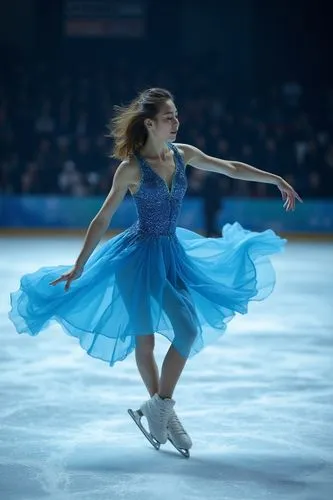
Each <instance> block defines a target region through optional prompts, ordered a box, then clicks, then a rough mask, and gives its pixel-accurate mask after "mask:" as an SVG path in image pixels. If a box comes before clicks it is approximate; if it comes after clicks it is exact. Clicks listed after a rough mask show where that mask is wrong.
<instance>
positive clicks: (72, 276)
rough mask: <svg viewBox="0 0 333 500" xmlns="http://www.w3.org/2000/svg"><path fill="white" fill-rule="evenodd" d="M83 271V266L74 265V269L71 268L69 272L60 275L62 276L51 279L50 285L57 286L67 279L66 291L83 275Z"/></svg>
mask: <svg viewBox="0 0 333 500" xmlns="http://www.w3.org/2000/svg"><path fill="white" fill-rule="evenodd" d="M82 272H83V268H82V267H78V266H74V267H73V269H71V270H70V271H69V272H68V273H65V274H63V275H62V276H60V278H57V279H56V280H54V281H51V283H50V285H52V286H55V285H57V284H58V283H60V282H61V281H66V285H65V291H66V292H67V291H68V290H69V287H70V285H71V283H72V281H74V280H76V279H78V278H79V277H80V276H81V274H82Z"/></svg>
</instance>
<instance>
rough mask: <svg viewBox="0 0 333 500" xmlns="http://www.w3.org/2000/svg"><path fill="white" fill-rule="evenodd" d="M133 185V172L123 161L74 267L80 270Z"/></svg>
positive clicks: (92, 223)
mask: <svg viewBox="0 0 333 500" xmlns="http://www.w3.org/2000/svg"><path fill="white" fill-rule="evenodd" d="M131 184H133V170H132V168H130V165H129V162H128V161H123V162H122V163H121V164H120V165H119V167H118V168H117V170H116V172H115V174H114V178H113V182H112V187H111V189H110V192H109V194H108V195H107V197H106V199H105V201H104V203H103V205H102V207H101V208H100V210H99V212H98V213H97V215H96V216H95V217H94V218H93V220H92V221H91V223H90V225H89V227H88V230H87V233H86V236H85V240H84V244H83V247H82V250H81V252H80V254H79V256H78V258H77V259H76V263H75V266H77V267H79V268H82V267H84V265H85V263H86V262H87V260H88V259H89V257H90V255H91V254H92V252H93V251H94V250H95V248H96V246H97V245H98V243H99V242H100V240H101V238H102V236H103V235H104V233H105V232H106V230H107V229H108V227H109V225H110V222H111V219H112V216H113V215H114V213H115V212H116V210H117V208H118V207H119V205H120V203H121V202H122V201H123V199H124V197H125V195H126V193H127V190H128V188H129V186H130V185H131Z"/></svg>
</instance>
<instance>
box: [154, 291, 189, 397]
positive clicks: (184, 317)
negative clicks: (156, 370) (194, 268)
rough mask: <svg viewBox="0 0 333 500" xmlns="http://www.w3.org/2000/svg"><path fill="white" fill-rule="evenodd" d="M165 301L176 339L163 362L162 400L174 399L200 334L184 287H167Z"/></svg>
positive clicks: (160, 390) (160, 384) (160, 391)
mask: <svg viewBox="0 0 333 500" xmlns="http://www.w3.org/2000/svg"><path fill="white" fill-rule="evenodd" d="M164 299H165V301H164V306H165V310H166V312H167V314H168V316H169V319H170V321H171V323H172V327H173V330H174V334H175V338H174V341H173V343H172V345H171V346H170V348H169V350H168V352H167V354H166V356H165V358H164V361H163V365H162V371H161V378H160V382H159V395H160V396H161V397H162V398H172V395H173V392H174V390H175V388H176V385H177V382H178V380H179V377H180V375H181V373H182V371H183V369H184V367H185V365H186V361H187V359H188V355H189V353H190V351H191V347H192V345H193V342H194V340H195V338H196V336H197V333H198V332H197V326H196V322H195V319H196V313H195V308H194V306H193V304H192V300H191V297H190V295H189V293H188V291H187V290H186V288H185V287H184V286H183V287H182V288H177V289H175V288H173V287H172V286H167V287H166V290H165V295H164ZM180 353H182V354H180Z"/></svg>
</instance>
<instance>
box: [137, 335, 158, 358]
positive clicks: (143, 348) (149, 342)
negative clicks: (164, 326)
mask: <svg viewBox="0 0 333 500" xmlns="http://www.w3.org/2000/svg"><path fill="white" fill-rule="evenodd" d="M154 348H155V335H154V334H151V335H140V336H137V337H136V339H135V350H136V353H138V354H141V355H149V354H152V353H153V352H154Z"/></svg>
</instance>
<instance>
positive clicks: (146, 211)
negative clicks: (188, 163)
mask: <svg viewBox="0 0 333 500" xmlns="http://www.w3.org/2000/svg"><path fill="white" fill-rule="evenodd" d="M168 147H169V148H170V149H172V150H173V153H174V163H175V171H174V174H173V178H172V184H171V187H170V189H169V188H168V186H167V184H166V182H165V181H164V179H162V177H161V176H160V175H158V174H157V173H156V172H155V171H154V170H153V169H152V168H151V166H150V165H149V163H148V162H147V161H146V160H145V159H144V158H143V157H141V156H140V155H138V156H137V159H138V161H139V163H140V168H141V183H140V187H139V189H138V190H137V191H136V193H135V194H134V195H133V198H134V201H135V205H136V210H137V214H138V220H137V222H136V223H135V224H134V225H133V226H132V230H134V231H136V232H138V233H141V234H146V235H152V236H154V235H156V236H163V235H165V236H170V235H174V234H175V231H176V225H177V220H178V216H179V213H180V210H181V205H182V200H183V198H184V195H185V192H186V189H187V179H186V174H185V164H184V160H183V158H182V156H181V155H180V153H179V151H178V149H177V148H176V146H174V145H173V144H172V143H168Z"/></svg>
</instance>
